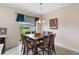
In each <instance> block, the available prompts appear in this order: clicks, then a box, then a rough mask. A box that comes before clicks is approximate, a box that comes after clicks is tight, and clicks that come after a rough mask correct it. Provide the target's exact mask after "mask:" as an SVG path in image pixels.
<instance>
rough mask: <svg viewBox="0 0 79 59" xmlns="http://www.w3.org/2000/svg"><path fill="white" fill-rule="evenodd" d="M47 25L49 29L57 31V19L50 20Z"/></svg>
mask: <svg viewBox="0 0 79 59" xmlns="http://www.w3.org/2000/svg"><path fill="white" fill-rule="evenodd" d="M49 24H50V29H58V19H57V18H54V19H50V21H49Z"/></svg>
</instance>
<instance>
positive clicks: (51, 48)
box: [50, 34, 56, 54]
mask: <svg viewBox="0 0 79 59" xmlns="http://www.w3.org/2000/svg"><path fill="white" fill-rule="evenodd" d="M55 36H56V34H50V52H51V53H52V52H54V53H55V54H56V51H55Z"/></svg>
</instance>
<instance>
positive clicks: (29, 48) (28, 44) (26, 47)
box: [23, 36, 33, 55]
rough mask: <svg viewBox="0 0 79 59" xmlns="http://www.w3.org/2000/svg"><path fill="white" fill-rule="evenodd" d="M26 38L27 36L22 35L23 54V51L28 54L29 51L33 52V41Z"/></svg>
mask: <svg viewBox="0 0 79 59" xmlns="http://www.w3.org/2000/svg"><path fill="white" fill-rule="evenodd" d="M28 39H29V38H28V37H26V36H23V46H24V47H23V55H25V53H27V55H28V53H29V51H32V52H33V43H32V41H30V40H28Z"/></svg>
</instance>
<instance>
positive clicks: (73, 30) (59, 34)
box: [42, 4, 79, 52]
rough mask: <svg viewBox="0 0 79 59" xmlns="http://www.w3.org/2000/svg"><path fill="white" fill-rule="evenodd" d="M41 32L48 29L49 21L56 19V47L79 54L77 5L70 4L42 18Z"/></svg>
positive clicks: (78, 15)
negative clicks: (43, 22)
mask: <svg viewBox="0 0 79 59" xmlns="http://www.w3.org/2000/svg"><path fill="white" fill-rule="evenodd" d="M43 17H44V20H45V24H43V27H42V30H47V31H55V30H50V29H49V19H52V18H58V30H56V40H55V41H56V42H55V43H56V45H59V46H62V47H64V48H68V49H71V50H73V51H76V52H79V4H72V5H69V6H66V7H64V8H61V9H59V10H56V11H54V12H50V13H48V14H46V15H44V16H43Z"/></svg>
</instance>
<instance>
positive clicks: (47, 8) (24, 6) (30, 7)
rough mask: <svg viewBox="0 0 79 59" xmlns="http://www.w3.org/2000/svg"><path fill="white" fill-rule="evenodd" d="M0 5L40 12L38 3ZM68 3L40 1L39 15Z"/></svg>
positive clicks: (35, 12)
mask: <svg viewBox="0 0 79 59" xmlns="http://www.w3.org/2000/svg"><path fill="white" fill-rule="evenodd" d="M0 5H3V6H7V7H10V8H14V9H19V10H22V11H26V12H30V13H34V14H38V15H39V14H40V3H1V4H0ZM67 5H69V3H42V5H41V15H44V14H46V13H49V12H51V11H55V10H57V9H59V8H62V7H65V6H67Z"/></svg>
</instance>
